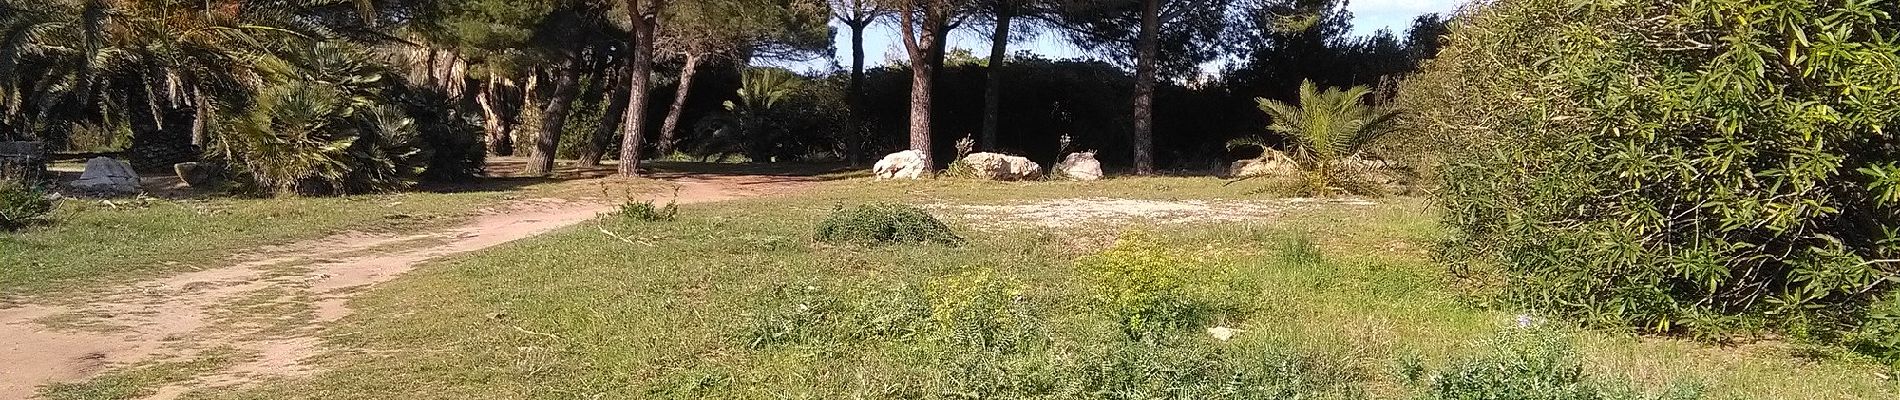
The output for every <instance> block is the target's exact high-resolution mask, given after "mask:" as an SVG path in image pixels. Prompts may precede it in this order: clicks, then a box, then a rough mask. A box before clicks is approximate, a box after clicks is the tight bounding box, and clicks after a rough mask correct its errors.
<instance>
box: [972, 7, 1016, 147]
mask: <svg viewBox="0 0 1900 400" xmlns="http://www.w3.org/2000/svg"><path fill="white" fill-rule="evenodd" d="M1015 12H1016V10H1015V6H1014V5H1013V4H1009V3H1008V2H1001V3H999V4H997V6H996V32H994V33H992V34H990V67H989V71H988V72H989V77H988V78H987V79H986V80H985V81H984V82H983V137H982V138H980V139H978V140H979V141H978V148H981V149H984V150H996V124H997V119H998V118H1000V117H1001V115H1000V114H1002V102H1003V59H1004V58H1005V57H1008V56H1009V20H1010V18H1013V17H1015V16H1014V15H1013V14H1015Z"/></svg>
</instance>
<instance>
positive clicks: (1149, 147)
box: [1134, 0, 1161, 175]
mask: <svg viewBox="0 0 1900 400" xmlns="http://www.w3.org/2000/svg"><path fill="white" fill-rule="evenodd" d="M1141 3H1142V4H1141V39H1140V43H1138V44H1137V46H1138V48H1137V49H1136V53H1137V54H1136V56H1135V142H1134V147H1135V174H1136V175H1152V174H1154V172H1155V155H1154V151H1155V149H1154V101H1155V100H1154V97H1155V57H1156V53H1158V52H1159V49H1158V48H1157V46H1158V45H1159V43H1158V40H1157V35H1158V31H1159V30H1160V28H1161V26H1160V25H1161V23H1160V13H1161V0H1143V1H1142V2H1141Z"/></svg>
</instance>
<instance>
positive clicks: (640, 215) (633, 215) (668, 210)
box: [614, 200, 680, 222]
mask: <svg viewBox="0 0 1900 400" xmlns="http://www.w3.org/2000/svg"><path fill="white" fill-rule="evenodd" d="M679 214H680V207H679V204H678V203H676V202H671V201H669V202H666V205H664V206H661V205H656V204H655V203H654V201H653V200H647V201H633V200H627V201H626V202H624V203H620V211H619V212H616V213H614V215H618V216H620V219H624V220H628V221H640V222H656V221H657V222H664V221H672V220H674V219H676V218H679Z"/></svg>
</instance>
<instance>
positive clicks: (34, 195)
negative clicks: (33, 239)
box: [0, 177, 53, 230]
mask: <svg viewBox="0 0 1900 400" xmlns="http://www.w3.org/2000/svg"><path fill="white" fill-rule="evenodd" d="M52 211H53V201H52V200H49V199H47V198H46V191H44V190H41V189H40V187H39V186H37V185H34V184H31V183H28V182H24V181H21V180H19V179H13V178H8V177H0V230H11V229H17V228H20V227H23V226H26V225H27V224H28V223H31V222H32V221H33V220H36V219H39V218H40V217H42V216H45V215H46V214H47V213H49V212H52Z"/></svg>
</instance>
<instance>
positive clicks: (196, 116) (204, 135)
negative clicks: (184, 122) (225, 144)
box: [191, 86, 211, 149]
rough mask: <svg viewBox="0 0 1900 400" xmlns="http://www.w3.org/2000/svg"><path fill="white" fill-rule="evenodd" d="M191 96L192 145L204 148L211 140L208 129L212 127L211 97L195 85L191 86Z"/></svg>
mask: <svg viewBox="0 0 1900 400" xmlns="http://www.w3.org/2000/svg"><path fill="white" fill-rule="evenodd" d="M191 98H192V112H193V115H192V117H191V145H192V146H198V148H201V149H202V148H204V146H205V145H206V144H209V142H210V141H211V132H209V131H208V130H209V129H211V127H210V123H211V98H210V97H207V96H205V94H204V90H202V89H199V88H198V87H195V86H194V87H192V88H191Z"/></svg>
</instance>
